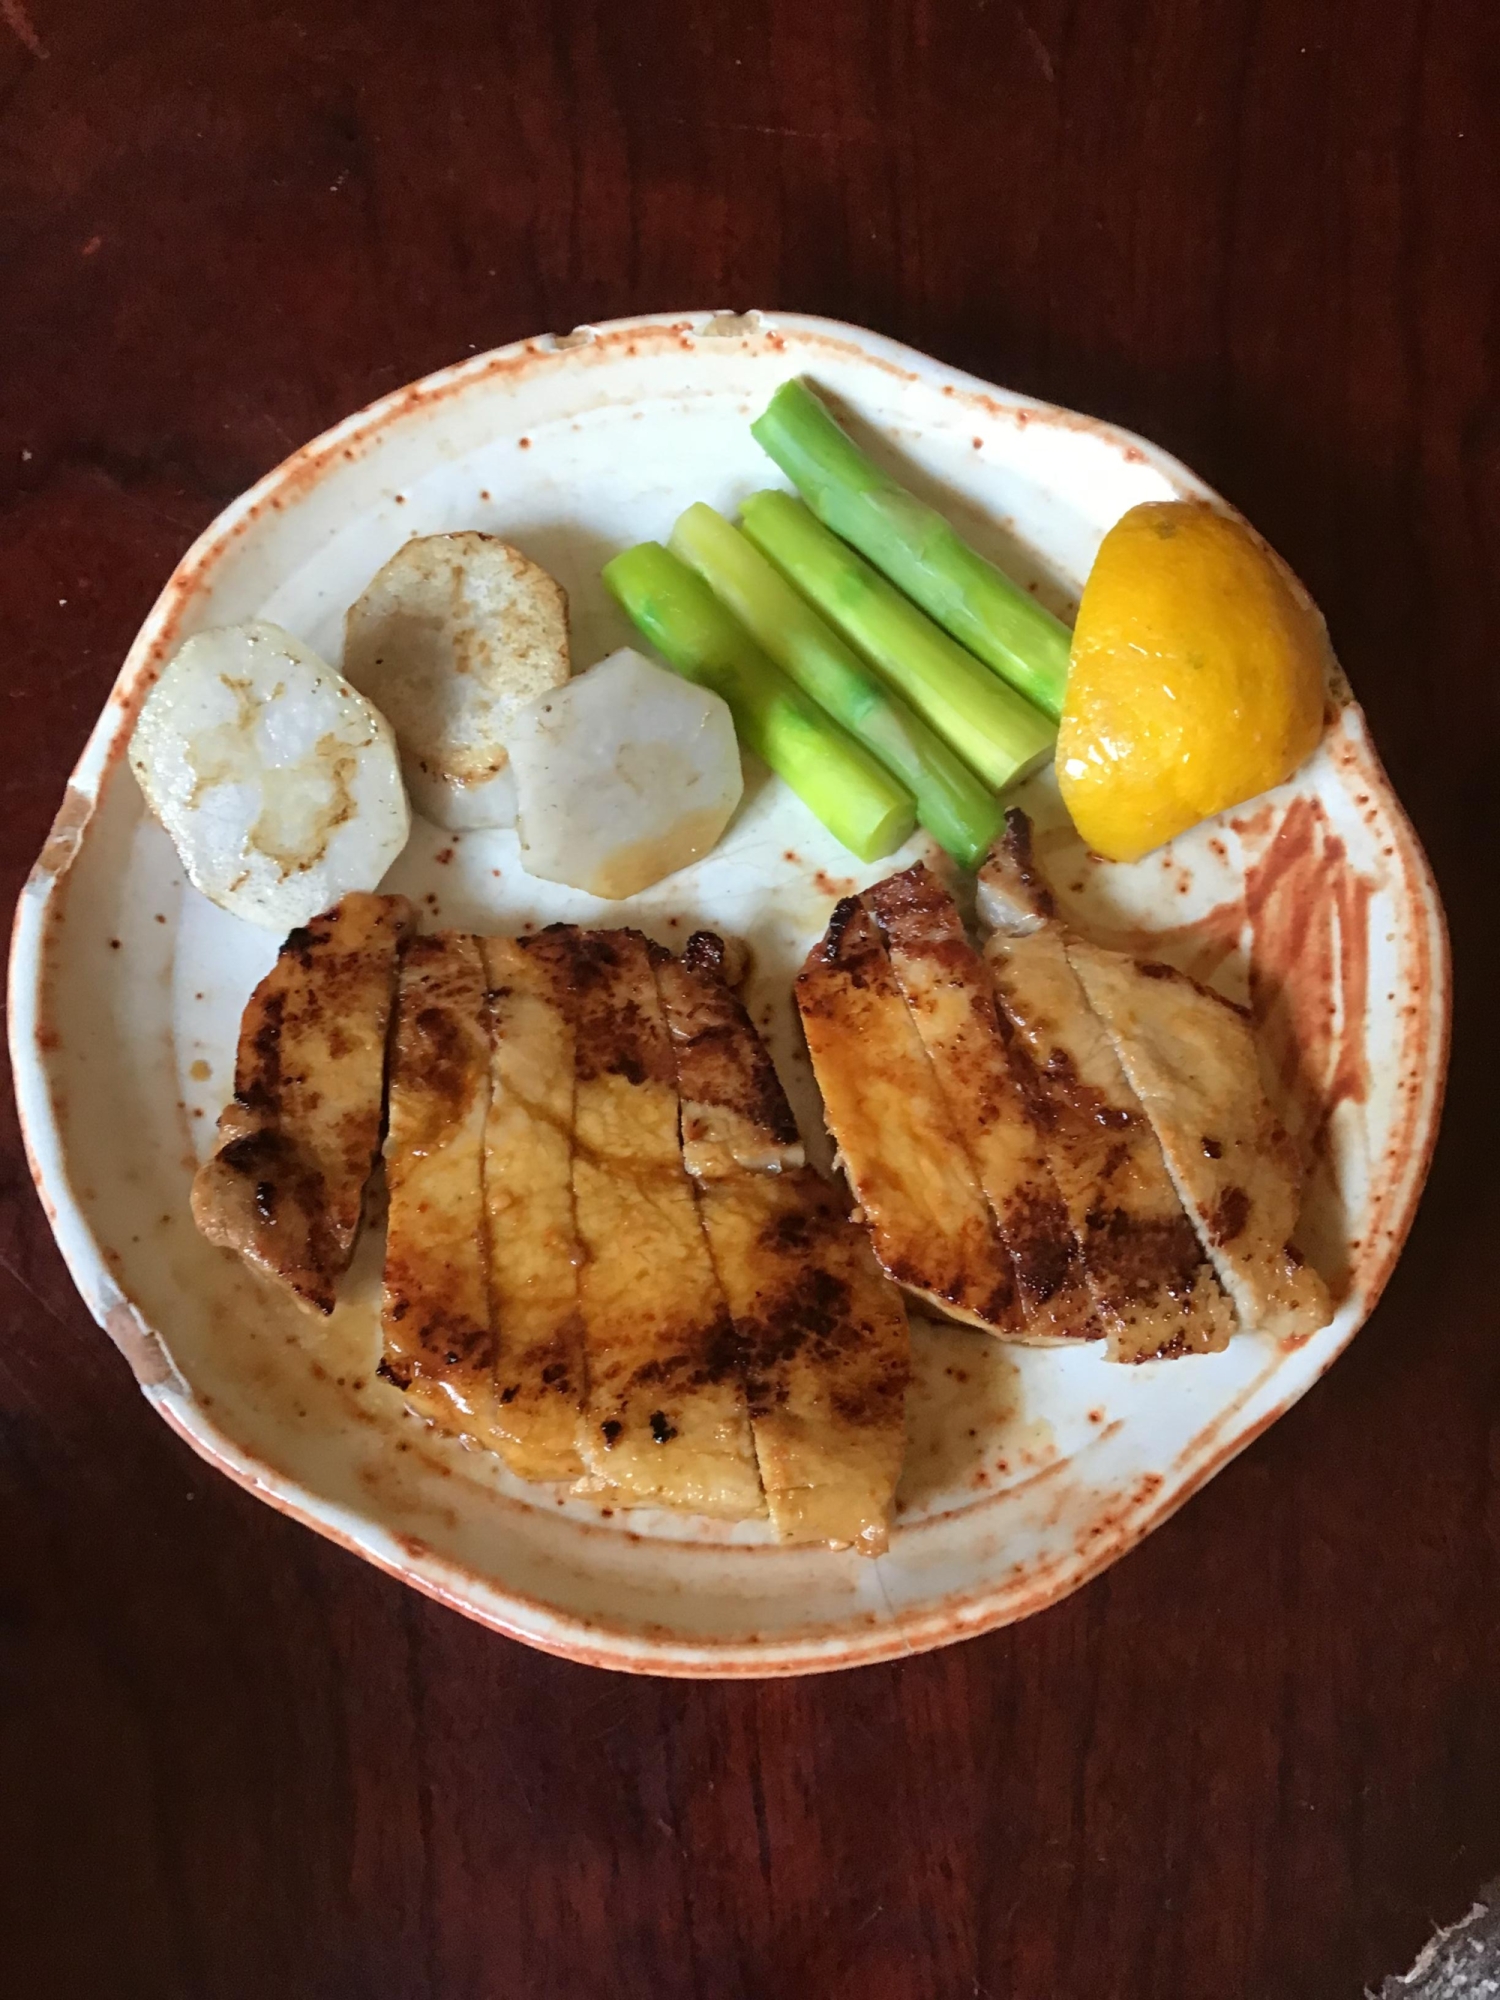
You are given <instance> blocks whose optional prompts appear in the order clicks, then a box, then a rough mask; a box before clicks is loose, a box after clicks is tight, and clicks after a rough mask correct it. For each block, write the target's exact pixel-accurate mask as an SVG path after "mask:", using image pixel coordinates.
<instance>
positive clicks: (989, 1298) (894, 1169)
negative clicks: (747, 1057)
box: [797, 896, 1022, 1334]
mask: <svg viewBox="0 0 1500 2000" xmlns="http://www.w3.org/2000/svg"><path fill="white" fill-rule="evenodd" d="M797 1007H798V1010H799V1012H800V1013H801V1016H802V1026H803V1030H804V1032H805V1033H806V1036H807V1046H808V1050H809V1053H810V1054H811V1056H812V1063H813V1070H814V1073H815V1074H816V1076H817V1079H818V1086H819V1088H820V1089H821V1091H822V1093H823V1106H824V1110H825V1111H826V1113H827V1117H828V1123H829V1127H830V1129H831V1130H832V1132H833V1135H834V1138H835V1139H836V1140H837V1142H838V1149H839V1154H840V1157H841V1158H842V1160H843V1164H844V1171H845V1172H846V1174H847V1175H848V1177H849V1182H850V1185H851V1186H852V1188H853V1190H854V1196H855V1199H856V1201H858V1203H859V1204H860V1207H861V1208H862V1209H863V1210H864V1219H865V1221H866V1223H867V1224H868V1225H869V1228H870V1232H871V1236H872V1239H873V1241H874V1244H875V1254H876V1256H877V1257H878V1258H879V1259H880V1262H881V1264H882V1265H883V1266H884V1267H885V1270H886V1271H887V1272H888V1273H889V1275H890V1276H891V1277H892V1278H894V1279H895V1281H896V1283H897V1284H898V1285H903V1286H905V1288H906V1290H907V1291H909V1292H913V1293H915V1294H916V1296H917V1297H919V1298H924V1299H928V1300H930V1301H931V1302H932V1303H933V1304H934V1305H936V1306H937V1307H938V1308H939V1310H940V1311H942V1312H944V1313H947V1314H948V1315H949V1316H950V1317H952V1318H954V1319H960V1320H964V1321H966V1322H967V1323H968V1324H969V1325H970V1326H980V1327H985V1328H987V1329H988V1330H989V1331H990V1332H992V1333H1006V1334H1014V1333H1018V1332H1019V1331H1020V1330H1021V1324H1022V1322H1021V1316H1020V1310H1019V1307H1018V1304H1017V1300H1016V1285H1015V1279H1014V1277H1013V1276H1012V1273H1011V1262H1010V1258H1009V1256H1008V1255H1007V1253H1006V1250H1005V1246H1004V1244H1003V1243H1002V1242H1001V1241H1000V1238H999V1235H998V1233H997V1231H996V1229H995V1225H994V1222H993V1220H992V1218H991V1215H990V1211H989V1207H988V1204H987V1203H986V1201H985V1198H984V1192H983V1190H982V1189H981V1187H980V1185H979V1182H978V1180H977V1178H976V1177H975V1173H974V1169H973V1167H972V1166H971V1165H970V1163H969V1160H968V1156H967V1155H966V1153H965V1152H964V1149H963V1146H962V1145H961V1143H960V1141H959V1137H958V1132H957V1130H956V1128H955V1126H954V1123H953V1118H952V1115H951V1113H950V1112H949V1109H948V1104H947V1101H946V1099H945V1098H944V1096H943V1093H942V1091H941V1089H940V1088H939V1087H938V1080H937V1077H936V1075H935V1074H934V1072H933V1067H932V1064H931V1063H930V1062H929V1061H928V1059H927V1053H926V1051H925V1049H924V1048H923V1046H922V1041H921V1037H920V1036H919V1035H918V1033H917V1030H916V1026H915V1024H914V1023H913V1021H912V1017H911V1012H910V1010H909V1009H908V1007H907V1004H906V1001H905V1000H904V999H903V997H902V994H901V989H900V987H899V986H898V985H897V983H896V976H895V974H894V973H893V972H892V970H891V963H890V959H889V958H888V957H887V955H886V949H885V945H884V943H883V942H882V940H881V936H880V932H879V929H878V928H877V926H876V923H875V919H874V918H873V917H872V916H871V915H870V913H869V911H868V910H867V909H866V908H865V906H864V905H863V903H861V902H860V900H859V899H858V897H855V896H850V897H847V898H846V899H845V900H844V901H843V902H841V903H840V904H839V905H838V907H837V908H836V909H835V911H834V913H833V918H832V921H831V922H830V923H829V926H828V930H827V933H826V935H825V936H824V938H823V939H822V941H821V943H819V944H817V945H815V946H814V947H813V949H812V951H811V952H810V953H809V954H808V957H807V962H806V964H805V965H804V966H803V968H802V971H801V973H800V974H799V976H798V979H797Z"/></svg>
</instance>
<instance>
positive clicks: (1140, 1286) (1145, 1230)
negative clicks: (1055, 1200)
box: [1086, 1208, 1205, 1305]
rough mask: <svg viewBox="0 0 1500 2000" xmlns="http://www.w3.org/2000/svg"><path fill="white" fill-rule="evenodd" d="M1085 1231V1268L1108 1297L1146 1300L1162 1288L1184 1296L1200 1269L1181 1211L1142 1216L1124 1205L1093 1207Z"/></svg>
mask: <svg viewBox="0 0 1500 2000" xmlns="http://www.w3.org/2000/svg"><path fill="white" fill-rule="evenodd" d="M1086 1231H1087V1238H1086V1254H1087V1257H1088V1264H1089V1269H1090V1270H1091V1271H1092V1272H1093V1273H1094V1274H1095V1276H1096V1278H1098V1279H1100V1280H1101V1281H1102V1282H1103V1283H1104V1285H1105V1287H1106V1289H1107V1294H1108V1296H1109V1297H1111V1298H1112V1299H1115V1298H1119V1299H1125V1300H1128V1301H1129V1302H1130V1303H1131V1304H1133V1305H1146V1304H1149V1303H1150V1301H1151V1300H1152V1299H1153V1298H1154V1297H1155V1296H1156V1295H1157V1294H1158V1293H1160V1292H1167V1293H1169V1294H1170V1296H1171V1297H1172V1298H1174V1299H1177V1300H1179V1301H1180V1300H1185V1299H1188V1298H1191V1296H1192V1293H1193V1288H1194V1286H1195V1285H1196V1284H1197V1282H1198V1279H1199V1277H1200V1275H1201V1274H1202V1272H1203V1271H1204V1268H1205V1266H1204V1261H1203V1252H1202V1250H1201V1249H1200V1247H1199V1244H1198V1238H1197V1236H1196V1235H1195V1234H1194V1231H1193V1225H1192V1224H1191V1223H1190V1222H1189V1221H1188V1219H1187V1217H1186V1216H1185V1215H1182V1214H1178V1215H1172V1216H1160V1217H1155V1216H1153V1217H1144V1216H1137V1215H1132V1214H1131V1213H1130V1211H1129V1210H1128V1209H1123V1208H1094V1209H1091V1210H1090V1211H1089V1215H1088V1219H1087V1224H1086Z"/></svg>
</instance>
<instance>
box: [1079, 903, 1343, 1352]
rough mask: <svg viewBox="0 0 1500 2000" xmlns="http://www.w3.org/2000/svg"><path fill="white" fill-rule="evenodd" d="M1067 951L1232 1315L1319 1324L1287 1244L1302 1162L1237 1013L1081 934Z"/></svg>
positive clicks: (1324, 1320)
mask: <svg viewBox="0 0 1500 2000" xmlns="http://www.w3.org/2000/svg"><path fill="white" fill-rule="evenodd" d="M1068 958H1069V960H1070V962H1071V964H1072V966H1073V969H1074V971H1075V972H1076V973H1077V974H1078V976H1079V978H1080V979H1081V980H1082V982H1083V988H1084V991H1085V992H1086V993H1087V995H1088V997H1089V1003H1090V1005H1091V1006H1092V1007H1093V1009H1094V1012H1095V1013H1096V1014H1097V1015H1098V1016H1099V1019H1100V1020H1101V1021H1102V1022H1103V1023H1104V1027H1105V1030H1106V1032H1107V1033H1108V1035H1109V1038H1110V1041H1111V1043H1112V1044H1113V1047H1114V1051H1115V1054H1116V1055H1117V1056H1118V1057H1119V1060H1120V1064H1121V1067H1122V1068H1123V1069H1124V1071H1125V1074H1126V1076H1127V1077H1128V1078H1129V1080H1130V1084H1131V1087H1132V1089H1133V1090H1134V1091H1135V1094H1136V1096H1137V1097H1138V1098H1139V1099H1140V1102H1141V1104H1142V1106H1143V1107H1144V1109H1145V1112H1146V1115H1147V1117H1148V1118H1149V1119H1150V1120H1151V1124H1152V1128H1153V1129H1154V1131H1155V1133H1156V1136H1157V1139H1158V1141H1159V1142H1160V1144H1161V1149H1162V1153H1163V1155H1164V1156H1165V1159H1166V1163H1167V1167H1168V1169H1169V1171H1170V1173H1171V1175H1172V1179H1173V1181H1174V1182H1175V1184H1176V1187H1177V1192H1178V1194H1179V1195H1180V1196H1181V1197H1182V1202H1183V1205H1184V1207H1185V1208H1186V1209H1187V1212H1188V1214H1189V1216H1190V1217H1191V1218H1192V1221H1193V1223H1194V1225H1195V1227H1196V1228H1197V1231H1198V1236H1199V1239H1200V1241H1201V1242H1202V1245H1203V1248H1204V1250H1205V1251H1206V1252H1207V1254H1208V1257H1209V1259H1210V1261H1211V1262H1212V1264H1213V1266H1214V1269H1215V1270H1216V1271H1217V1272H1218V1274H1219V1278H1220V1281H1221V1282H1222V1284H1223V1286H1224V1289H1225V1291H1226V1292H1227V1293H1228V1294H1229V1297H1230V1299H1231V1300H1232V1301H1233V1303H1234V1307H1235V1310H1236V1311H1237V1312H1238V1314H1239V1316H1240V1319H1241V1320H1242V1321H1243V1323H1244V1324H1245V1325H1246V1326H1247V1327H1254V1328H1255V1329H1256V1330H1257V1331H1258V1332H1261V1333H1269V1334H1273V1335H1275V1336H1277V1337H1278V1338H1282V1339H1296V1338H1298V1337H1301V1336H1304V1335H1306V1334H1309V1333H1315V1332H1316V1331H1317V1329H1318V1328H1319V1327H1321V1326H1326V1325H1327V1324H1328V1319H1329V1314H1330V1312H1331V1310H1332V1309H1331V1307H1330V1305H1329V1301H1328V1292H1327V1288H1326V1287H1325V1285H1324V1283H1323V1281H1322V1279H1321V1278H1320V1277H1319V1276H1318V1274H1317V1272H1316V1271H1314V1270H1313V1269H1312V1267H1311V1266H1310V1265H1309V1264H1308V1263H1307V1262H1306V1261H1305V1259H1304V1258H1303V1257H1302V1255H1301V1253H1300V1251H1298V1250H1297V1249H1296V1248H1295V1247H1294V1245H1293V1243H1292V1241H1291V1237H1292V1232H1293V1230H1294V1229H1295V1227H1296V1224H1297V1210H1298V1207H1299V1206H1300V1203H1301V1196H1302V1163H1301V1161H1300V1160H1299V1159H1298V1157H1297V1149H1296V1147H1295V1146H1294V1145H1293V1144H1292V1142H1291V1140H1290V1139H1289V1138H1288V1137H1287V1135H1286V1132H1285V1131H1284V1130H1283V1129H1282V1126H1281V1124H1280V1122H1279V1121H1278V1120H1277V1118H1276V1115H1275V1113H1274V1112H1273V1111H1272V1109H1271V1106H1270V1104H1269V1102H1268V1101H1267V1098H1266V1094H1265V1089H1264V1087H1263V1085H1262V1083H1261V1080H1260V1069H1259V1065H1258V1063H1257V1060H1256V1053H1255V1037H1254V1035H1253V1033H1252V1032H1251V1027H1250V1023H1249V1021H1248V1020H1247V1019H1246V1017H1245V1015H1244V1014H1242V1013H1241V1012H1240V1010H1239V1008H1237V1007H1235V1006H1234V1005H1232V1004H1231V1002H1229V1001H1228V1000H1226V999H1224V998H1223V997H1222V995H1220V994H1218V993H1215V992H1213V991H1211V990H1210V989H1209V988H1208V987H1205V986H1200V985H1199V984H1198V982H1197V981H1196V980H1194V979H1190V978H1189V977H1188V975H1187V974H1186V973H1183V972H1178V971H1176V970H1175V969H1174V968H1173V967H1172V966H1169V965H1160V964H1150V963H1147V964H1142V963H1140V962H1139V961H1138V960H1136V959H1133V958H1127V957H1125V956H1124V955H1123V954H1122V953H1120V952H1114V951H1106V950H1104V949H1103V948H1102V947H1100V946H1099V945H1094V944H1087V943H1085V942H1084V941H1083V940H1082V939H1079V938H1072V939H1070V940H1069V942H1068Z"/></svg>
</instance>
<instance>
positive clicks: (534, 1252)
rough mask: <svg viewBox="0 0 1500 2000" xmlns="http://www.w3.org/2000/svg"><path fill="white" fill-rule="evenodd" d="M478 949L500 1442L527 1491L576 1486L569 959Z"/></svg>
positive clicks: (582, 1382)
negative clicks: (485, 993) (484, 996)
mask: <svg viewBox="0 0 1500 2000" xmlns="http://www.w3.org/2000/svg"><path fill="white" fill-rule="evenodd" d="M481 948H482V951H483V954H484V969H485V978H486V981H487V982H488V987H489V1021H490V1037H491V1044H490V1101H489V1115H488V1118H487V1120H486V1123H485V1130H484V1186H485V1203H486V1209H487V1213H488V1217H489V1251H490V1255H489V1283H490V1304H491V1312H492V1317H493V1321H494V1328H495V1415H494V1429H495V1437H496V1441H497V1443H498V1445H499V1448H500V1450H501V1452H502V1453H503V1455H504V1457H505V1460H506V1462H507V1464H508V1465H509V1466H510V1468H511V1470H512V1471H513V1472H516V1473H518V1474H519V1475H520V1476H521V1477H522V1478H523V1479H568V1478H576V1477H577V1476H578V1475H579V1474H580V1473H581V1472H582V1471H583V1461H582V1459H581V1457H580V1456H579V1450H578V1442H579V1434H580V1426H581V1424H582V1420H583V1407H584V1400H585V1396H586V1392H587V1365H586V1358H585V1354H584V1339H583V1318H582V1315H581V1313H580V1310H579V1303H578V1265H579V1249H578V1234H577V1230H576V1229H575V1227H574V1221H573V1026H572V1020H571V1017H570V1012H569V999H568V989H569V977H570V952H569V947H568V945H567V943H566V941H565V940H562V939H559V938H556V937H540V938H531V939H521V938H485V939H484V940H483V941H482V947H481Z"/></svg>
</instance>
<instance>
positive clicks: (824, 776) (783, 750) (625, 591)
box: [604, 542, 916, 861]
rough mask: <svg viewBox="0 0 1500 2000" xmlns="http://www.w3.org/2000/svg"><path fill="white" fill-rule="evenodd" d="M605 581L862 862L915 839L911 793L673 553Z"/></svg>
mask: <svg viewBox="0 0 1500 2000" xmlns="http://www.w3.org/2000/svg"><path fill="white" fill-rule="evenodd" d="M604 581H605V582H606V584H608V586H609V588H610V589H611V590H612V591H613V592H614V594H615V596H616V597H617V598H618V599H619V600H620V603H621V604H622V605H623V606H624V607H625V610H626V611H627V612H628V613H629V615H630V617H631V618H632V619H633V620H634V622H635V623H636V625H638V626H639V628H640V630H641V631H642V632H643V633H644V634H645V635H646V637H647V638H648V639H649V640H650V641H651V643H652V644H653V645H654V646H655V647H656V649H657V651H658V652H660V653H661V654H662V655H663V656H664V658H665V659H666V660H667V661H668V662H669V664H670V665H672V666H673V667H675V668H676V670H677V671H678V673H680V674H681V675H682V676H683V677H684V679H686V680H690V681H697V682H698V683H699V684H700V685H701V686H703V687H708V688H712V689H713V690H714V692H715V693H716V694H719V695H722V696H723V698H724V700H725V701H726V702H728V704H729V709H730V713H731V714H732V715H733V717H734V724H735V728H736V730H737V731H738V734H739V738H740V741H741V742H742V743H743V744H745V745H746V746H747V747H748V748H749V749H751V750H753V751H755V753H756V755H757V756H759V757H762V758H764V760H765V761H766V763H768V764H769V765H770V767H771V769H772V770H773V771H776V772H778V773H779V774H780V775H781V776H782V777H783V778H785V779H786V781H787V783H788V784H789V785H790V786H791V788H792V790H793V791H794V792H795V793H796V794H797V796H798V798H800V799H801V800H802V802H803V803H804V804H805V805H807V806H808V807H810V808H811V810H812V811H813V812H814V813H816V814H817V816H818V818H819V819H820V820H821V821H822V822H823V824H824V826H826V827H827V828H828V830H829V832H830V833H832V834H833V835H834V836H835V838H837V839H838V840H841V841H842V842H843V844H844V845H845V847H847V848H849V849H850V850H851V852H853V853H854V854H857V855H858V856H859V858H860V860H861V861H876V860H878V859H879V858H880V857H881V856H882V855H884V854H890V853H892V852H893V851H894V850H895V849H896V848H898V847H899V846H900V845H901V843H902V842H903V841H904V840H905V839H906V838H907V837H908V835H909V834H910V833H911V830H912V828H913V826H914V825H915V823H916V812H915V808H914V806H913V804H912V799H911V795H910V794H909V793H908V792H906V791H904V790H903V789H902V787H901V786H900V785H898V784H897V783H896V782H895V780H894V779H893V778H892V777H891V776H890V775H889V774H888V773H887V772H886V771H884V770H882V769H881V767H880V765H879V764H877V763H876V761H875V759H874V758H873V757H872V756H871V755H870V753H869V752H868V751H867V750H864V749H862V748H861V747H860V745H859V744H858V743H856V742H855V740H854V738H853V737H852V736H850V735H848V734H847V732H846V731H844V730H843V729H841V728H840V727H839V725H838V724H837V723H836V722H834V721H833V720H832V719H831V717H829V716H827V715H825V714H824V713H823V711H822V709H820V708H819V707H818V705H817V703H816V702H815V701H813V700H811V699H810V698H809V696H807V695H806V694H804V693H803V691H802V689H801V688H800V687H798V686H796V685H795V683H794V682H792V681H789V680H788V679H787V677H786V675H785V674H784V673H783V672H782V671H781V669H780V667H778V666H777V665H776V664H775V662H774V661H772V660H769V659H768V658H767V657H766V655H765V654H764V653H763V652H762V651H761V649H760V647H759V646H757V645H756V643H755V641H754V640H753V639H752V638H751V637H750V635H749V633H748V632H746V631H745V630H744V629H743V628H742V627H741V626H740V625H739V624H737V623H736V621H735V619H734V618H733V617H732V616H731V614H730V613H729V612H728V611H726V610H725V608H724V606H723V605H722V604H721V603H720V602H719V600H718V598H717V597H715V596H714V594H713V592H712V591H711V590H710V589H709V587H708V585H707V584H706V583H705V582H704V581H703V579H702V577H700V576H696V575H694V573H693V571H692V570H690V569H689V568H688V567H687V565H686V564H685V563H683V562H681V561H679V559H678V558H677V557H676V556H674V555H673V554H672V553H671V551H670V550H668V549H665V548H663V547H662V545H661V543H660V542H641V543H640V544H639V545H638V546H637V547H635V548H633V549H627V550H626V551H625V553H624V554H623V555H619V556H616V557H615V558H614V560H613V561H612V562H609V563H606V564H605V566H604Z"/></svg>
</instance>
